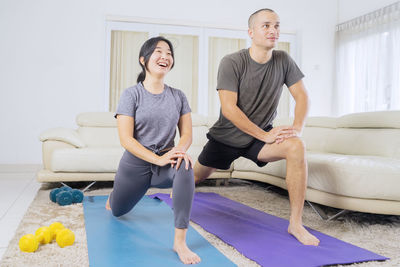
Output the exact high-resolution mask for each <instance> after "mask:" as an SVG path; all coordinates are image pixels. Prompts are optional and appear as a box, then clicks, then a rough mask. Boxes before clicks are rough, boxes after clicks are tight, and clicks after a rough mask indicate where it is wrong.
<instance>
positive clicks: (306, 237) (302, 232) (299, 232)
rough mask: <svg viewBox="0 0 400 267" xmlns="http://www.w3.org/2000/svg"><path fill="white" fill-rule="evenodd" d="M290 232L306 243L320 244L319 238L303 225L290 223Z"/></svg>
mask: <svg viewBox="0 0 400 267" xmlns="http://www.w3.org/2000/svg"><path fill="white" fill-rule="evenodd" d="M288 232H289V234H291V235H293V236H294V237H295V238H297V240H299V241H300V243H302V244H304V245H311V246H318V244H319V240H318V238H316V237H315V236H313V235H312V234H310V233H309V232H308V231H307V230H306V228H304V226H303V225H298V226H297V225H292V224H290V225H289V228H288Z"/></svg>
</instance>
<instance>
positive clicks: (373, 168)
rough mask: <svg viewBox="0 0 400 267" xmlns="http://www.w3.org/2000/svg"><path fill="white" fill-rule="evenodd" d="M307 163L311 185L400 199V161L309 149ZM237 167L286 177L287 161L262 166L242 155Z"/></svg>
mask: <svg viewBox="0 0 400 267" xmlns="http://www.w3.org/2000/svg"><path fill="white" fill-rule="evenodd" d="M307 162H308V173H309V177H308V187H310V188H313V189H317V190H320V191H324V192H329V193H333V194H338V195H344V196H350V197H359V198H372V199H387V200H400V194H399V189H398V188H400V175H399V174H400V160H396V159H390V158H385V157H374V156H352V155H339V154H329V153H318V152H307ZM234 166H235V171H246V172H258V173H265V174H270V175H274V176H278V177H281V178H284V177H286V161H285V160H280V161H277V162H270V163H268V164H267V165H266V166H264V167H262V168H260V167H258V166H257V165H256V164H255V163H254V162H252V161H251V160H248V159H246V158H239V159H237V160H236V161H235V162H234ZM233 178H235V177H233ZM249 179H251V178H250V177H249Z"/></svg>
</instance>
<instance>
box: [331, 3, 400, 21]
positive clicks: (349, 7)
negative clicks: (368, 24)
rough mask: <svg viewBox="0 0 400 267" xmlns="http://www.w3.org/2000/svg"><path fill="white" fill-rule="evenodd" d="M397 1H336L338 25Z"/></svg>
mask: <svg viewBox="0 0 400 267" xmlns="http://www.w3.org/2000/svg"><path fill="white" fill-rule="evenodd" d="M398 1H399V0H338V23H342V22H345V21H348V20H351V19H354V18H356V17H359V16H362V15H365V14H368V13H370V12H372V11H375V10H377V9H380V8H382V7H385V6H388V5H390V4H393V3H395V2H398Z"/></svg>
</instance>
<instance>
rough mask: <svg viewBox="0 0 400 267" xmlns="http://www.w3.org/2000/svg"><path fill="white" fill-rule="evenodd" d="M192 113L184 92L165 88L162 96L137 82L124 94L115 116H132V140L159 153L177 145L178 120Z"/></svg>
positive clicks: (166, 86)
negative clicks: (175, 140)
mask: <svg viewBox="0 0 400 267" xmlns="http://www.w3.org/2000/svg"><path fill="white" fill-rule="evenodd" d="M190 111H191V110H190V107H189V104H188V101H187V99H186V96H185V94H184V93H183V92H182V91H180V90H178V89H175V88H172V87H169V86H168V85H165V87H164V91H163V92H162V93H160V94H152V93H150V92H149V91H147V90H146V89H145V88H144V87H143V84H142V83H138V84H137V85H135V86H132V87H130V88H128V89H125V91H124V92H123V93H122V94H121V97H120V100H119V104H118V107H117V111H116V112H115V116H117V115H118V114H121V115H127V116H131V117H133V118H134V124H135V125H134V134H133V137H134V138H135V139H136V140H137V141H138V142H139V143H140V144H142V145H143V146H144V147H146V148H147V149H150V150H151V151H153V152H155V153H158V152H159V151H161V150H163V149H165V148H170V147H173V146H174V138H175V134H176V126H177V124H178V121H179V118H180V117H181V116H182V115H184V114H186V113H189V112H190Z"/></svg>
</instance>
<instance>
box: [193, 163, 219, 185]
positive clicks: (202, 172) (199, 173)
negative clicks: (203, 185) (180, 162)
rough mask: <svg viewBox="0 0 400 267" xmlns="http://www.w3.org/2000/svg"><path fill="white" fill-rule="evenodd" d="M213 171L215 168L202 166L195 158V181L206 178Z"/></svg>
mask: <svg viewBox="0 0 400 267" xmlns="http://www.w3.org/2000/svg"><path fill="white" fill-rule="evenodd" d="M214 171H215V168H211V167H207V166H204V165H202V164H200V162H199V161H198V160H197V161H196V163H195V164H194V169H193V172H194V180H195V182H196V183H199V182H201V181H203V180H205V179H207V178H208V177H209V176H210V175H211V174H212V173H213V172H214Z"/></svg>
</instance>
